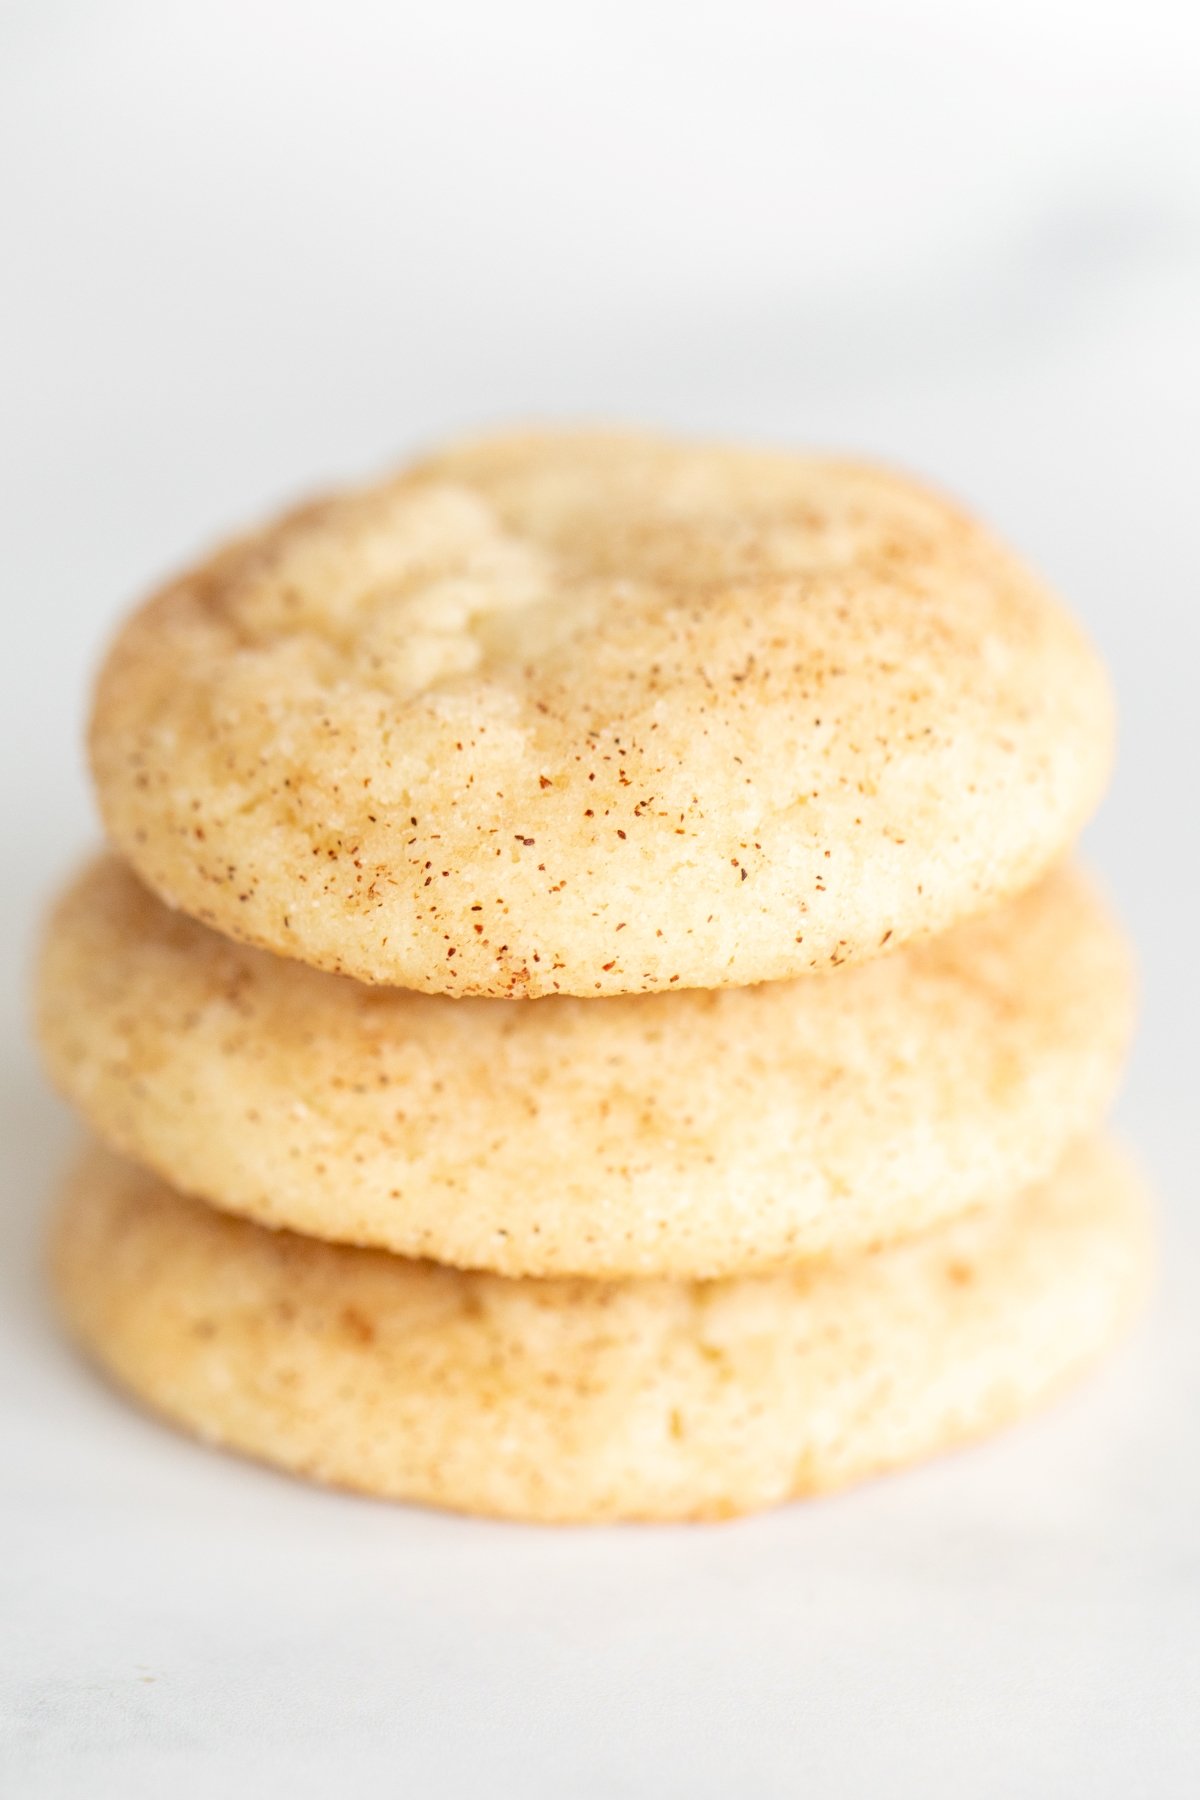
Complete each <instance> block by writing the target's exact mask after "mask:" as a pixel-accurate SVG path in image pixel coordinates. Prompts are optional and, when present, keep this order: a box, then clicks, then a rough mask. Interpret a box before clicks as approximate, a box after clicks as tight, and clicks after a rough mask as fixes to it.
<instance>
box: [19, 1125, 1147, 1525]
mask: <svg viewBox="0 0 1200 1800" xmlns="http://www.w3.org/2000/svg"><path fill="white" fill-rule="evenodd" d="M53 1267H54V1277H55V1281H56V1284H57V1289H58V1294H59V1299H60V1302H61V1305H62V1309H63V1312H64V1314H65V1316H66V1318H67V1320H68V1322H69V1324H70V1326H71V1328H72V1329H73V1331H74V1332H75V1333H76V1335H77V1336H78V1338H79V1339H80V1341H81V1342H82V1343H83V1344H84V1346H86V1348H87V1349H88V1350H89V1351H90V1352H91V1353H92V1355H93V1356H94V1357H95V1358H96V1359H97V1361H98V1362H100V1363H101V1364H102V1366H103V1367H104V1368H106V1369H107V1370H108V1371H109V1372H110V1373H111V1374H112V1375H114V1376H115V1377H116V1378H117V1379H118V1380H119V1381H121V1382H122V1383H124V1384H125V1385H126V1386H127V1387H129V1388H130V1389H131V1390H132V1391H133V1392H134V1393H135V1394H136V1395H138V1396H139V1398H141V1399H142V1400H144V1401H145V1402H147V1403H148V1404H149V1405H150V1406H152V1407H154V1408H155V1409H156V1410H158V1411H159V1412H162V1413H164V1414H165V1415H166V1416H167V1417H168V1418H170V1419H173V1420H174V1421H175V1422H176V1423H178V1424H181V1425H184V1426H186V1427H187V1428H189V1429H190V1430H192V1431H195V1432H197V1433H198V1434H199V1435H201V1436H203V1437H204V1438H206V1439H208V1440H209V1441H210V1442H215V1443H221V1444H225V1445H227V1446H229V1447H230V1448H231V1449H235V1450H240V1451H244V1452H246V1453H248V1454H250V1455H252V1456H256V1457H261V1458H262V1459H263V1460H264V1461H267V1462H272V1463H277V1464H279V1465H281V1466H282V1467H283V1468H286V1469H290V1470H292V1471H294V1472H295V1473H298V1474H304V1475H309V1476H312V1477H314V1478H316V1479H318V1480H321V1481H328V1482H334V1483H337V1484H339V1485H342V1486H345V1487H350V1488H358V1489H362V1490H363V1491H365V1492H367V1493H372V1494H379V1495H385V1496H388V1497H390V1498H394V1499H403V1500H417V1501H424V1502H427V1503H429V1504H433V1505H438V1506H448V1507H453V1508H457V1509H461V1510H464V1511H468V1512H482V1513H495V1514H500V1515H504V1516H507V1517H511V1518H516V1519H545V1520H556V1519H557V1520H605V1519H625V1518H646V1519H672V1518H692V1517H718V1516H721V1515H726V1514H732V1513H741V1512H749V1511H752V1510H754V1509H756V1508H758V1507H764V1506H770V1505H773V1504H775V1503H776V1502H779V1501H783V1500H786V1499H788V1498H789V1497H790V1496H792V1495H799V1494H807V1493H813V1492H816V1491H819V1490H821V1489H825V1488H834V1487H840V1486H842V1485H844V1484H845V1483H848V1482H851V1481H854V1480H856V1479H858V1478H860V1477H863V1476H866V1475H870V1474H873V1473H875V1472H876V1471H878V1470H883V1469H888V1468H892V1467H894V1466H896V1465H898V1464H902V1463H906V1462H910V1461H913V1460H915V1459H917V1458H919V1457H923V1456H930V1455H933V1454H934V1453H935V1452H937V1451H940V1450H944V1449H947V1448H949V1447H950V1446H951V1445H954V1444H958V1443H960V1442H962V1441H963V1440H966V1439H970V1438H975V1437H978V1436H981V1435H982V1434H984V1433H985V1432H988V1431H991V1430H993V1429H995V1428H996V1427H998V1426H1000V1425H1003V1424H1005V1423H1007V1422H1008V1421H1009V1420H1011V1419H1014V1418H1016V1417H1018V1416H1019V1415H1021V1414H1022V1413H1025V1412H1027V1411H1028V1410H1029V1409H1030V1408H1031V1407H1033V1406H1035V1405H1036V1404H1038V1403H1039V1402H1040V1401H1042V1400H1043V1399H1045V1398H1046V1396H1047V1395H1049V1394H1051V1393H1053V1392H1055V1391H1056V1390H1057V1389H1058V1388H1059V1387H1060V1386H1061V1385H1062V1384H1063V1383H1064V1382H1065V1381H1066V1380H1067V1379H1068V1378H1069V1377H1073V1376H1074V1375H1075V1374H1076V1373H1077V1372H1078V1371H1079V1370H1080V1369H1081V1368H1082V1367H1083V1366H1085V1365H1086V1364H1088V1363H1090V1362H1091V1361H1092V1359H1093V1358H1094V1357H1095V1356H1097V1355H1098V1354H1099V1352H1100V1351H1102V1350H1103V1349H1104V1348H1105V1347H1106V1346H1107V1345H1108V1344H1109V1343H1110V1341H1111V1340H1112V1339H1113V1337H1114V1336H1115V1335H1116V1334H1117V1333H1118V1331H1119V1330H1120V1328H1121V1327H1122V1326H1123V1325H1124V1323H1125V1321H1126V1319H1127V1318H1128V1316H1129V1315H1130V1313H1131V1311H1132V1309H1133V1307H1134V1306H1135V1304H1136V1302H1137V1300H1138V1299H1139V1297H1140V1296H1141V1294H1142V1291H1143V1288H1144V1286H1145V1280H1146V1269H1147V1233H1146V1222H1145V1217H1144V1213H1143V1206H1142V1201H1141V1198H1140V1195H1139V1192H1138V1188H1137V1184H1136V1182H1135V1181H1134V1179H1133V1177H1132V1176H1131V1174H1130V1172H1129V1171H1128V1170H1127V1169H1126V1168H1125V1166H1124V1165H1123V1164H1122V1163H1121V1161H1120V1160H1119V1159H1118V1158H1116V1157H1115V1156H1114V1155H1113V1153H1112V1152H1110V1151H1109V1150H1107V1149H1104V1148H1103V1147H1097V1146H1090V1147H1087V1148H1084V1149H1081V1150H1077V1151H1075V1152H1074V1153H1073V1155H1072V1157H1071V1158H1070V1159H1069V1161H1068V1162H1067V1164H1066V1165H1065V1166H1064V1167H1063V1168H1062V1169H1061V1170H1060V1172H1059V1173H1058V1174H1057V1175H1056V1176H1054V1177H1052V1178H1051V1179H1050V1180H1049V1181H1048V1182H1047V1183H1045V1184H1044V1185H1043V1186H1041V1187H1037V1188H1034V1189H1031V1190H1029V1191H1028V1192H1027V1193H1026V1195H1025V1196H1024V1197H1023V1198H1022V1199H1020V1200H1018V1201H1016V1202H1010V1203H1008V1204H1007V1205H1005V1206H1002V1207H1000V1208H998V1209H993V1210H992V1211H990V1212H984V1213H979V1214H976V1215H974V1216H972V1217H971V1218H969V1219H965V1220H959V1221H957V1222H956V1223H955V1224H953V1225H950V1226H944V1227H942V1228H941V1229H940V1230H939V1231H936V1232H933V1233H930V1234H928V1235H926V1236H925V1237H922V1238H918V1239H914V1240H911V1241H910V1242H908V1243H906V1244H902V1245H897V1246H893V1247H892V1248H891V1249H889V1250H883V1251H878V1252H876V1253H875V1254H874V1255H868V1256H865V1257H861V1258H857V1259H852V1260H849V1261H846V1262H839V1263H831V1264H825V1265H823V1266H821V1267H820V1268H816V1269H811V1270H809V1271H808V1272H807V1273H797V1272H792V1273H790V1274H788V1275H775V1276H758V1277H744V1278H741V1279H738V1280H731V1281H724V1282H715V1283H708V1284H704V1283H688V1282H664V1281H646V1282H636V1281H635V1282H624V1283H613V1284H608V1283H596V1282H570V1281H568V1282H559V1281H550V1282H540V1281H510V1280H508V1279H506V1278H505V1277H504V1276H499V1275H484V1274H477V1273H470V1274H468V1273H464V1272H462V1271H458V1270H452V1269H446V1268H442V1267H439V1266H438V1265H437V1264H434V1263H420V1262H409V1261H406V1260H404V1259H403V1258H400V1257H393V1256H389V1255H387V1254H386V1253H384V1252H382V1251H377V1250H355V1249H348V1248H345V1247H343V1246H334V1245H330V1244H321V1243H317V1242H315V1241H313V1240H312V1239H308V1238H301V1237H296V1236H293V1235H292V1234H291V1233H290V1232H270V1231H264V1230H263V1229H262V1227H261V1226H258V1225H252V1224H249V1223H247V1222H246V1221H244V1220H240V1219H233V1218H230V1217H229V1216H228V1215H227V1214H223V1213H219V1212H215V1211H213V1210H211V1209H209V1208H208V1207H205V1206H204V1205H202V1204H201V1203H200V1202H198V1201H194V1200H186V1199H183V1198H182V1197H180V1196H179V1195H177V1194H174V1193H172V1191H171V1190H170V1189H169V1188H166V1187H164V1186H163V1185H162V1184H161V1183H160V1182H159V1181H158V1180H157V1179H156V1178H155V1177H154V1176H152V1175H150V1174H147V1173H144V1172H142V1171H140V1170H138V1169H137V1168H135V1167H134V1166H133V1165H132V1164H127V1163H124V1162H121V1161H118V1160H117V1159H116V1158H114V1157H112V1156H111V1155H110V1154H109V1153H108V1152H107V1151H100V1150H96V1151H93V1152H91V1153H90V1154H89V1155H88V1157H87V1158H86V1159H85V1161H84V1162H83V1163H82V1165H81V1166H80V1168H79V1169H78V1171H77V1173H76V1175H75V1177H74V1180H73V1182H72V1183H71V1185H70V1188H69V1192H68V1197H67V1200H66V1205H65V1208H64V1210H63V1211H62V1213H61V1214H60V1217H59V1220H58V1224H57V1230H56V1234H55V1241H54V1251H53Z"/></svg>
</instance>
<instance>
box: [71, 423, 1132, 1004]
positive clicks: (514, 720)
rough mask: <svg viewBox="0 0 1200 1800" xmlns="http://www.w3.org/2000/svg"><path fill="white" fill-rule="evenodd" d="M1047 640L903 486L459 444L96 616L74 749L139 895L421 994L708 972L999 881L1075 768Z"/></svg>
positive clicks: (1037, 866)
mask: <svg viewBox="0 0 1200 1800" xmlns="http://www.w3.org/2000/svg"><path fill="white" fill-rule="evenodd" d="M1110 740H1111V705H1110V697H1109V691H1108V686H1107V682H1106V679H1105V676H1104V673H1103V670H1102V668H1101V667H1100V664H1099V662H1098V660H1097V658H1096V656H1095V654H1094V652H1093V651H1092V650H1091V648H1090V647H1089V645H1088V644H1087V642H1086V640H1085V639H1084V638H1083V637H1082V635H1081V634H1080V632H1079V630H1078V629H1077V628H1076V626H1075V625H1074V624H1073V623H1072V621H1071V620H1070V619H1069V618H1068V616H1067V615H1066V614H1065V613H1064V612H1063V611H1062V610H1061V609H1060V608H1059V606H1058V605H1057V604H1056V602H1055V601H1054V600H1053V599H1052V598H1051V597H1050V596H1049V595H1048V594H1047V592H1046V590H1045V589H1044V588H1043V587H1041V586H1040V585H1039V584H1038V583H1037V582H1036V581H1035V580H1034V579H1033V578H1032V576H1030V575H1029V574H1028V573H1027V572H1026V571H1025V570H1024V569H1023V568H1022V567H1021V565H1020V564H1019V563H1018V562H1017V561H1015V560H1014V559H1013V558H1012V557H1011V556H1010V555H1009V554H1008V553H1007V552H1006V551H1005V550H1004V549H1003V548H1002V547H1001V546H1000V545H998V544H997V543H996V542H995V540H994V539H992V538H991V537H990V536H989V535H987V534H986V533H985V532H984V531H983V530H982V529H981V528H980V527H979V526H977V525H976V524H974V523H973V522H972V521H971V520H970V519H968V518H966V517H965V516H964V515H963V514H962V513H961V512H959V511H958V510H956V509H955V508H954V507H953V506H951V505H949V504H948V503H947V502H946V501H944V500H943V499H941V498H940V497H938V496H935V495H933V494H930V493H928V492H926V491H925V490H923V489H921V488H919V487H917V486H914V485H913V484H912V483H910V482H909V481H907V480H904V479H902V478H900V477H898V476H895V475H892V474H887V473H884V472H881V471H879V470H876V469H872V468H867V467H859V466H856V465H853V464H849V463H844V462H833V461H822V460H816V459H810V458H799V457H793V456H787V455H782V454H766V453H754V452H750V451H744V450H734V449H720V448H714V447H711V446H706V445H688V444H673V443H669V442H661V441H657V440H653V439H645V438H639V437H633V436H617V435H603V434H587V433H580V434H554V433H545V434H530V435H524V436H518V437H510V438H503V439H494V440H490V441H485V442H482V443H478V444H468V445H466V446H463V447H461V448H458V449H452V450H450V451H448V452H446V453H445V454H442V455H439V456H435V457H433V458H431V459H429V460H427V461H425V462H423V463H419V464H417V465H416V466H415V467H413V468H412V469H410V470H408V471H406V472H404V473H402V474H400V475H399V476H397V477H395V478H394V479H392V480H390V481H387V482H385V483H383V484H381V485H379V486H377V487H373V488H370V489H367V490H364V491H362V492H359V493H351V494H347V495H344V496H340V497H336V498H333V499H330V500H325V501H321V502H318V503H316V504H313V505H310V506H307V507H305V508H303V509H301V510H300V511H298V512H295V513H292V514H291V515H289V516H288V517H286V518H285V519H283V520H282V521H280V522H279V523H277V524H275V525H272V526H270V527H268V528H267V529H265V530H264V531H262V532H260V533H258V534H257V535H254V536H251V537H249V538H246V539H243V540H241V541H239V542H237V543H235V544H233V545H232V546H230V547H229V548H227V549H224V550H222V551H220V552H219V553H218V554H217V555H215V556H214V557H213V558H212V559H211V560H210V561H208V562H207V563H205V564H203V565H202V566H201V567H199V568H198V569H196V570H194V571H192V572H191V573H189V574H187V575H185V576H183V577H182V578H181V579H180V580H178V581H176V582H174V583H173V584H172V585H171V586H170V587H168V588H167V589H166V590H165V591H164V592H162V593H161V594H159V595H158V596H157V597H156V598H154V599H153V600H151V601H150V602H149V604H148V605H146V606H145V607H143V609H142V610H141V611H140V612H138V613H137V614H135V615H134V617H133V618H132V619H131V620H130V622H129V623H128V624H127V625H126V627H125V628H124V630H123V631H122V632H121V634H120V635H119V637H118V638H117V641H116V643H115V645H114V646H113V648H112V651H111V653H110V655H109V658H108V661H107V664H106V666H105V668H104V670H103V672H102V675H101V678H100V682H99V687H98V692H97V697H96V704H95V711H94V716H93V721H92V730H91V751H92V760H93V767H94V771H95V776H96V780H97V784H98V787H99V793H100V801H101V806H102V810H103V813H104V817H105V821H106V824H107V826H108V829H109V832H110V834H111V836H112V838H113V840H114V842H115V843H116V845H117V847H118V848H119V849H120V850H121V851H122V852H123V853H124V854H125V855H126V856H127V857H128V858H129V859H130V861H131V862H132V863H133V864H134V866H135V867H136V868H137V870H138V871H139V873H140V874H141V875H142V876H143V877H144V879H145V880H146V881H147V882H149V883H150V885H151V886H153V887H154V888H155V889H157V891H158V892H159V893H160V894H161V895H162V896H163V897H164V898H165V899H166V900H168V901H169V902H170V903H171V904H173V905H176V906H179V907H181V908H183V909H184V910H186V911H188V912H190V913H192V914H193V915H195V916H196V917H198V918H200V919H202V920H205V921H206V922H208V923H210V924H212V925H214V926H216V927H217V928H218V929H219V930H221V931H223V932H226V933H227V934H229V935H230V936H233V937H236V938H239V939H243V940H245V941H247V942H251V943H255V944H258V945H261V946H263V947H265V948H267V949H270V950H273V951H275V952H278V953H282V954H284V955H288V956H294V957H298V958H300V959H302V960H304V961H307V962H310V963H313V964H316V965H318V966H319V967H322V968H326V969H333V970H339V971H342V972H344V973H348V974H351V975H355V976H357V977H359V978H360V979H364V980H368V981H375V982H385V983H396V984H399V985H403V986H409V987H414V988H421V989H426V990H429V991H434V992H444V993H451V994H487V995H541V994H549V993H555V992H564V993H575V994H584V995H594V994H612V993H622V992H634V991H639V990H645V989H655V988H667V987H671V986H681V987H718V986H724V985H728V984H746V983H752V982H757V981H761V980H768V979H775V978H781V977H786V976H791V975H797V974H801V973H804V972H806V971H808V970H810V969H819V968H827V967H830V966H833V965H836V964H839V963H841V962H843V961H848V960H851V959H855V958H861V957H865V956H870V955H872V954H874V953H876V952H877V951H878V950H880V949H881V948H883V947H885V946H891V945H895V944H897V943H899V942H901V941H903V940H905V939H907V938H911V937H914V936H917V935H919V934H921V933H924V932H928V931H933V930H938V929H941V928H943V927H945V926H946V925H948V924H950V923H951V922H953V921H954V920H955V919H957V918H959V917H961V916H964V915H967V914H971V913H974V912H978V911H980V910H982V909H984V908H985V907H987V906H988V905H990V904H992V903H993V902H995V901H997V900H998V899H1000V898H1002V897H1003V896H1004V895H1006V894H1009V893H1012V892H1016V891H1018V890H1020V889H1022V888H1023V887H1026V886H1028V885H1029V884H1030V883H1031V882H1032V881H1033V880H1034V879H1035V878H1036V877H1037V876H1038V875H1039V874H1040V873H1041V872H1042V871H1043V870H1044V869H1045V868H1046V867H1047V866H1048V865H1049V864H1050V863H1051V862H1052V861H1053V860H1054V859H1055V858H1056V857H1057V856H1058V855H1059V854H1060V852H1061V851H1062V850H1063V848H1064V847H1065V846H1066V845H1067V844H1068V843H1069V842H1070V841H1071V840H1072V839H1073V838H1074V836H1075V835H1076V833H1077V832H1078V830H1079V828H1080V826H1081V825H1082V823H1083V822H1084V820H1085V819H1086V817H1087V816H1088V814H1089V813H1090V811H1091V810H1092V808H1093V806H1094V804H1095V802H1096V800H1097V798H1098V796H1099V793H1100V791H1101V789H1102V787H1103V784H1104V781H1105V778H1106V775H1107V770H1108V764H1109V756H1110Z"/></svg>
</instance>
